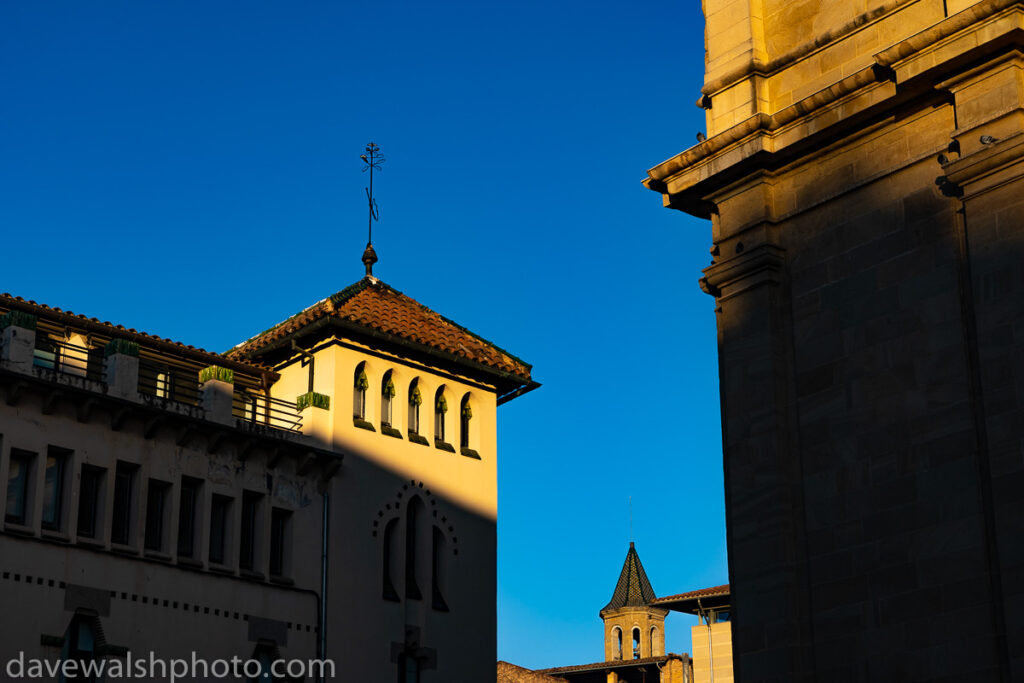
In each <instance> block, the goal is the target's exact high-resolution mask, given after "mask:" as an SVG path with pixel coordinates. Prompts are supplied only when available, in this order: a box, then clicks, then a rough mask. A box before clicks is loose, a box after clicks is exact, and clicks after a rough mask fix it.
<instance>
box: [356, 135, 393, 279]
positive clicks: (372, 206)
mask: <svg viewBox="0 0 1024 683" xmlns="http://www.w3.org/2000/svg"><path fill="white" fill-rule="evenodd" d="M359 158H360V159H362V160H363V163H364V164H365V166H363V173H365V172H366V171H367V170H369V171H370V186H369V187H367V188H365V189H366V203H367V205H368V206H369V210H370V215H369V217H368V218H367V227H366V249H365V250H364V251H363V265H365V266H366V276H367V277H373V264H374V263H376V262H377V252H376V251H374V249H373V222H374V221H379V220H380V215H379V213H378V212H377V200H376V199H374V198H373V171H374V169H376V170H378V171H379V170H381V168H380V165H381V164H383V163H384V162H385V161H386V159H385V158H384V155H383V154H381V153H380V147H378V146H377V145H376V144H374V143H373V141H370V143H369V144H368V145H366V154H360V155H359Z"/></svg>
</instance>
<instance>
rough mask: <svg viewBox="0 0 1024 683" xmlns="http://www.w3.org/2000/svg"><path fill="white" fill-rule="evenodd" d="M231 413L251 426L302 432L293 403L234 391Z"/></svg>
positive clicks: (299, 417) (247, 392) (299, 418)
mask: <svg viewBox="0 0 1024 683" xmlns="http://www.w3.org/2000/svg"><path fill="white" fill-rule="evenodd" d="M232 413H233V414H234V416H235V417H237V418H239V419H241V420H245V421H246V422H252V423H253V424H260V425H266V426H267V427H273V428H274V429H283V430H285V431H288V432H298V431H301V430H302V415H301V414H300V413H299V411H298V409H297V408H296V405H295V402H294V401H291V402H290V401H283V400H281V399H279V398H272V397H269V396H262V395H260V394H256V393H252V392H250V391H245V390H240V391H235V394H234V398H233V401H232Z"/></svg>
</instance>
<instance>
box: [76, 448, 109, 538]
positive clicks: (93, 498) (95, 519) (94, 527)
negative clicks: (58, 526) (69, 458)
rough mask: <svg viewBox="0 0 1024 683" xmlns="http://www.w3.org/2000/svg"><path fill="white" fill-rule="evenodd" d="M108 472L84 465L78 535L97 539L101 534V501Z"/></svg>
mask: <svg viewBox="0 0 1024 683" xmlns="http://www.w3.org/2000/svg"><path fill="white" fill-rule="evenodd" d="M106 474H107V471H106V470H105V469H103V468H102V467H93V466H92V465H82V481H81V484H80V485H79V487H78V535H79V536H82V537H83V538H96V537H97V535H98V534H99V527H100V525H99V515H100V499H101V498H102V496H103V480H104V478H105V477H106Z"/></svg>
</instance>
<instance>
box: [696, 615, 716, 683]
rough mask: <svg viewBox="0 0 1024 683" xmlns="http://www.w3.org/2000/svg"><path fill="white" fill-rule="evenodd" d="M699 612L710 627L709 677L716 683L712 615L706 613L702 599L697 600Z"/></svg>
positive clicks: (712, 682)
mask: <svg viewBox="0 0 1024 683" xmlns="http://www.w3.org/2000/svg"><path fill="white" fill-rule="evenodd" d="M697 611H698V612H699V613H700V614H701V616H703V617H704V621H705V622H707V626H708V675H709V676H710V677H711V683H715V655H714V652H712V650H711V613H710V612H705V611H704V608H703V607H702V606H701V604H700V598H697Z"/></svg>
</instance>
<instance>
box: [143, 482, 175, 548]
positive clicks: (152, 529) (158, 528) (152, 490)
mask: <svg viewBox="0 0 1024 683" xmlns="http://www.w3.org/2000/svg"><path fill="white" fill-rule="evenodd" d="M170 496H171V485H170V483H169V482H166V481H160V480H158V479H150V480H149V485H148V487H147V492H146V531H145V539H144V545H145V548H146V550H147V551H150V552H152V553H157V554H165V553H166V552H167V526H168V524H167V522H168V514H169V508H170V506H169V505H168V500H169V499H170ZM166 559H170V558H166Z"/></svg>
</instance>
